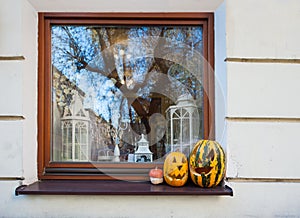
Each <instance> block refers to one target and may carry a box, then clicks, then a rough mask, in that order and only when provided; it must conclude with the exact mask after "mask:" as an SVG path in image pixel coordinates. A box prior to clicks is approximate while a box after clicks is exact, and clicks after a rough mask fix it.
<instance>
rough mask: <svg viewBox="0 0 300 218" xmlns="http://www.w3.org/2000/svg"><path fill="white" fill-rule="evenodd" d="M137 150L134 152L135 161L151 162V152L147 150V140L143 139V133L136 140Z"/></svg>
mask: <svg viewBox="0 0 300 218" xmlns="http://www.w3.org/2000/svg"><path fill="white" fill-rule="evenodd" d="M137 146H138V148H137V150H136V151H135V153H134V161H135V162H152V156H153V153H152V152H151V151H150V150H149V142H148V141H147V140H146V139H145V136H144V134H142V138H141V140H140V141H138V142H137Z"/></svg>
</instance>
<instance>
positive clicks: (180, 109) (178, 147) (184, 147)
mask: <svg viewBox="0 0 300 218" xmlns="http://www.w3.org/2000/svg"><path fill="white" fill-rule="evenodd" d="M166 114H167V119H168V128H167V140H168V144H170V149H171V151H180V152H182V153H184V154H185V155H187V156H189V154H190V152H191V150H192V148H193V146H194V144H195V142H197V141H198V140H199V138H200V134H199V129H200V123H199V111H198V108H197V106H196V104H195V102H194V100H193V98H192V96H191V95H181V96H179V97H178V99H177V101H176V105H172V106H170V107H169V108H168V109H167V110H166Z"/></svg>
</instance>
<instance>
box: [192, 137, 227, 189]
mask: <svg viewBox="0 0 300 218" xmlns="http://www.w3.org/2000/svg"><path fill="white" fill-rule="evenodd" d="M225 162H226V160H225V153H224V150H223V149H222V147H221V145H220V144H219V143H218V142H216V141H212V140H200V141H198V142H197V143H196V144H195V146H194V148H193V150H192V152H191V154H190V160H189V169H190V176H191V179H192V181H193V182H194V183H195V184H196V185H199V186H201V187H203V188H209V187H214V186H216V185H218V184H219V183H220V182H221V181H222V179H223V178H224V176H225Z"/></svg>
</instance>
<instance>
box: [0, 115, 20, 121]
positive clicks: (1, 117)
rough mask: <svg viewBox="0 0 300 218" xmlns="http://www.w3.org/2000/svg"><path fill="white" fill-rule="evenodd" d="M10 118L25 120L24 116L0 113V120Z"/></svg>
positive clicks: (8, 119)
mask: <svg viewBox="0 0 300 218" xmlns="http://www.w3.org/2000/svg"><path fill="white" fill-rule="evenodd" d="M10 120H25V117H24V116H20V115H17V116H15V115H0V121H10Z"/></svg>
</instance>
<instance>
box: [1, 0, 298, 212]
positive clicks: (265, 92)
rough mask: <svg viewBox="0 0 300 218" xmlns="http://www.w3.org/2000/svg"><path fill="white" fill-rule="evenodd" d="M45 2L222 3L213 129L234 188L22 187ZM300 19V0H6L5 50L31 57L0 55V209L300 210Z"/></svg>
mask: <svg viewBox="0 0 300 218" xmlns="http://www.w3.org/2000/svg"><path fill="white" fill-rule="evenodd" d="M39 11H80V12H82V11H97V12H102V11H103V12H104V11H106V12H107V11H114V12H117V11H123V12H124V11H130V12H148V11H151V12H166V11H169V12H173V11H184V12H187V11H210V12H215V59H216V61H215V63H216V64H215V65H216V66H215V73H216V112H217V114H216V133H217V140H218V141H219V142H220V143H221V144H222V145H224V147H226V153H227V159H228V166H227V175H226V176H227V177H228V182H227V183H228V185H229V186H231V187H232V189H233V191H234V196H233V197H228V196H226V197H225V196H223V197H220V196H219V197H217V196H184V197H183V196H45V195H41V196H29V195H26V196H25V195H21V196H15V195H14V191H15V188H16V187H17V186H19V185H20V183H24V184H29V183H31V182H33V181H36V180H37V170H36V168H37V13H38V12H39ZM299 27H300V2H299V0H285V1H282V0H243V1H241V0H226V1H222V0H210V1H207V0H199V1H195V0H186V1H180V0H173V1H171V0H165V1H161V0H153V1H147V0H140V1H135V0H124V1H119V0H110V1H105V0H85V1H83V0H73V1H68V0H59V1H58V0H43V1H42V0H0V57H4V56H24V57H25V60H10V61H6V60H1V61H0V193H1V194H0V217H300V166H299V164H298V159H299V154H300V143H299V137H300V136H299V132H300V121H299V119H300V100H299V93H300V85H299V82H300V64H299V59H300V40H299V39H300V28H299ZM225 58H251V59H254V60H257V59H258V60H264V63H255V62H249V63H240V62H234V61H230V60H232V59H229V60H228V61H227V62H224V59H225ZM266 59H268V60H267V61H266ZM270 59H275V60H274V61H270ZM281 59H285V60H287V61H281ZM294 60H296V61H297V60H298V63H293V61H294ZM266 62H268V63H266ZM282 62H285V63H282ZM222 105H225V107H224V106H222ZM225 117H227V118H226V119H225ZM23 118H24V119H23ZM16 177H24V178H25V180H24V181H22V182H20V181H18V180H14V178H16Z"/></svg>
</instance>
